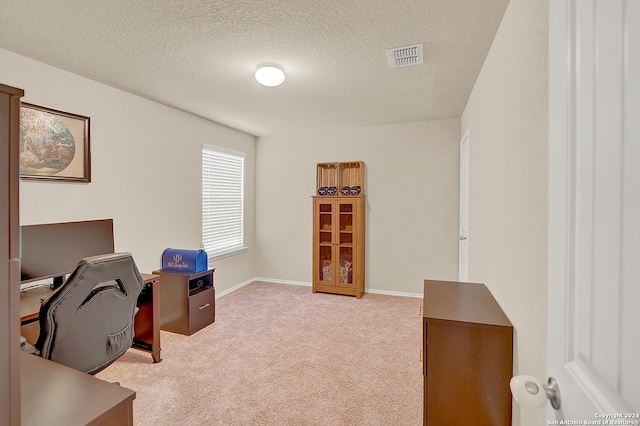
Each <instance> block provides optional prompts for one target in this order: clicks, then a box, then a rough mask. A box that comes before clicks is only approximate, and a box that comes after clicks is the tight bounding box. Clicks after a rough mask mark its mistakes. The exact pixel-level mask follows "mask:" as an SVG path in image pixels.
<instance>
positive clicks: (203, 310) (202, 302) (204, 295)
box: [189, 287, 215, 333]
mask: <svg viewBox="0 0 640 426" xmlns="http://www.w3.org/2000/svg"><path fill="white" fill-rule="evenodd" d="M214 319H215V288H213V287H210V288H207V289H205V290H202V291H199V292H198V293H196V294H194V295H192V296H189V333H194V332H195V331H198V330H200V329H201V328H203V327H206V326H207V325H209V324H211V323H212V322H213V321H214Z"/></svg>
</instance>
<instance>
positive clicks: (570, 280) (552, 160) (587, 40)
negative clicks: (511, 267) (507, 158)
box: [547, 0, 640, 424]
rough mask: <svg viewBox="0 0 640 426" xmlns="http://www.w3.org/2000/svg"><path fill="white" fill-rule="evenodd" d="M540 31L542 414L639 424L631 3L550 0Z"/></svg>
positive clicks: (639, 194)
mask: <svg viewBox="0 0 640 426" xmlns="http://www.w3.org/2000/svg"><path fill="white" fill-rule="evenodd" d="M549 28H550V32H549V241H548V242H549V265H548V266H549V291H548V296H549V306H548V339H547V345H548V360H547V370H548V375H549V376H552V377H555V378H556V379H557V380H558V383H559V389H560V395H561V409H560V410H559V411H557V410H553V409H552V408H551V407H550V404H547V419H548V420H561V419H563V420H568V421H582V422H584V421H585V420H589V421H598V420H600V421H603V420H607V419H606V417H603V416H604V415H607V414H611V415H621V416H627V417H622V418H618V419H616V420H617V421H619V420H625V421H629V422H631V423H615V424H639V423H638V421H640V419H638V418H637V417H634V416H637V413H638V412H640V362H639V361H638V359H639V358H638V354H639V353H640V332H638V330H637V327H638V325H640V225H639V223H640V172H639V171H640V0H550V2H549ZM634 413H636V414H634ZM628 416H631V418H629V417H628ZM548 424H554V423H548ZM556 424H557V423H556ZM575 424H578V423H575ZM579 424H586V423H579ZM601 424H607V423H601ZM611 424H614V423H611Z"/></svg>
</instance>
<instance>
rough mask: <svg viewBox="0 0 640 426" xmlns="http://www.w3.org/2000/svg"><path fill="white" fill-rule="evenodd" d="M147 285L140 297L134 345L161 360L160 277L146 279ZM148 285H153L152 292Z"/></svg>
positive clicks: (154, 359) (154, 358)
mask: <svg viewBox="0 0 640 426" xmlns="http://www.w3.org/2000/svg"><path fill="white" fill-rule="evenodd" d="M145 285H146V286H147V287H146V289H145V290H143V293H141V294H140V297H139V298H138V313H137V314H136V316H135V319H134V330H135V337H134V338H133V347H134V348H135V349H139V350H142V351H145V352H149V353H150V354H151V358H152V359H153V362H160V361H162V358H161V357H160V279H159V278H157V279H155V280H151V279H149V280H145ZM148 286H151V288H150V290H151V294H149V287H148Z"/></svg>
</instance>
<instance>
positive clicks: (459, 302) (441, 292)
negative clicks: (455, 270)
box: [423, 280, 512, 327]
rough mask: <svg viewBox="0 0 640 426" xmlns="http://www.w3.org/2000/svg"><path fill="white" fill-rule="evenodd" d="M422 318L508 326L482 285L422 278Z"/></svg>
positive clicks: (509, 322) (507, 322)
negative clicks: (423, 279)
mask: <svg viewBox="0 0 640 426" xmlns="http://www.w3.org/2000/svg"><path fill="white" fill-rule="evenodd" d="M423 316H424V319H425V320H442V321H458V322H466V323H474V324H479V325H494V326H501V327H512V325H511V321H509V318H507V316H506V315H505V313H504V312H503V311H502V308H500V305H498V302H496V300H495V299H494V298H493V295H492V294H491V292H490V291H489V289H488V288H487V287H486V286H485V285H484V284H477V283H463V282H456V281H434V280H425V281H424V309H423Z"/></svg>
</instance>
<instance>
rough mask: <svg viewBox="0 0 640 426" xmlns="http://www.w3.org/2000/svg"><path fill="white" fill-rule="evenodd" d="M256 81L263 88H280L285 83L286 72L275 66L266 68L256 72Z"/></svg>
mask: <svg viewBox="0 0 640 426" xmlns="http://www.w3.org/2000/svg"><path fill="white" fill-rule="evenodd" d="M256 80H258V83H260V84H262V85H263V86H268V87H274V86H279V85H281V84H282V82H283V81H284V71H282V70H281V69H280V68H278V67H274V66H264V67H260V68H258V70H257V71H256Z"/></svg>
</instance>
